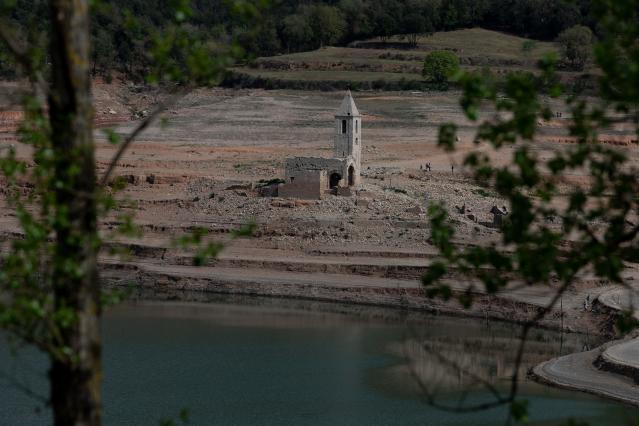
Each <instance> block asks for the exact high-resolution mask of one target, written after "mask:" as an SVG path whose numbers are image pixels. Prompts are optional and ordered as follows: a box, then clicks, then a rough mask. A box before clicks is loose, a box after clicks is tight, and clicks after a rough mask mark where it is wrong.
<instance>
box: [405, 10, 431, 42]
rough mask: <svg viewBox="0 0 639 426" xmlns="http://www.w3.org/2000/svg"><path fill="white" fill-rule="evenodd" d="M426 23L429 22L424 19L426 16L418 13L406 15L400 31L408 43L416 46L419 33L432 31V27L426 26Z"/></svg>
mask: <svg viewBox="0 0 639 426" xmlns="http://www.w3.org/2000/svg"><path fill="white" fill-rule="evenodd" d="M428 24H429V22H427V21H426V18H425V17H424V16H423V15H421V14H419V13H414V14H410V15H407V16H406V18H405V20H404V23H403V25H402V33H403V34H404V35H406V38H407V39H408V44H410V45H411V46H412V47H416V46H417V38H418V37H419V36H420V35H421V34H424V33H427V32H431V31H432V28H428V26H427V25H428Z"/></svg>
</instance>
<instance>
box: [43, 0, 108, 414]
mask: <svg viewBox="0 0 639 426" xmlns="http://www.w3.org/2000/svg"><path fill="white" fill-rule="evenodd" d="M49 6H50V12H51V23H52V26H51V46H50V49H51V62H52V63H51V88H50V92H49V97H48V103H49V120H50V124H51V132H52V136H51V139H52V145H53V150H54V155H55V162H56V163H55V178H54V183H53V184H52V185H53V188H52V191H54V193H55V197H56V206H57V217H56V221H55V225H54V228H55V231H56V246H55V252H54V256H53V261H54V271H53V293H54V298H55V309H56V311H57V312H61V311H63V310H66V311H68V312H73V313H74V314H75V317H74V318H73V319H72V321H70V322H68V323H65V322H61V321H58V322H59V324H58V327H59V328H60V338H59V339H60V342H59V347H60V348H61V349H62V348H64V349H65V350H64V351H62V353H61V354H54V355H52V356H51V370H50V381H51V404H52V408H53V414H54V423H55V425H59V426H62V425H65V426H66V425H74V426H79V425H99V424H100V419H101V376H102V368H101V342H100V315H101V309H100V287H99V280H98V269H97V250H98V248H99V247H98V246H99V240H98V235H97V219H96V214H97V213H96V171H95V159H94V145H93V106H92V101H91V79H90V49H89V34H90V33H89V5H88V0H49Z"/></svg>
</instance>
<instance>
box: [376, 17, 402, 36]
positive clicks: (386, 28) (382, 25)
mask: <svg viewBox="0 0 639 426" xmlns="http://www.w3.org/2000/svg"><path fill="white" fill-rule="evenodd" d="M396 26H397V22H396V21H395V19H393V17H392V16H391V15H389V14H388V13H383V14H382V15H380V16H379V17H378V20H377V24H376V25H375V34H377V35H378V36H379V38H380V39H381V40H382V41H383V42H386V41H387V40H388V38H389V37H390V36H392V35H393V34H395V30H396Z"/></svg>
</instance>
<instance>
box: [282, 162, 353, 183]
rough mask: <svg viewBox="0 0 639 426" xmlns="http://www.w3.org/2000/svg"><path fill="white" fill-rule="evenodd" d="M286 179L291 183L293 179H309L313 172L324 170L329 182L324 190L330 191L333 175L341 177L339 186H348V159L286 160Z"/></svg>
mask: <svg viewBox="0 0 639 426" xmlns="http://www.w3.org/2000/svg"><path fill="white" fill-rule="evenodd" d="M285 169H286V170H285V179H286V182H287V183H288V182H290V181H291V178H294V181H295V180H300V178H302V179H307V177H306V175H307V174H308V173H309V172H312V171H320V170H323V171H325V172H326V177H327V180H326V181H325V182H324V183H325V185H324V186H322V187H321V188H322V189H330V187H329V180H330V176H331V175H332V174H333V173H338V174H339V175H340V176H341V180H340V181H339V184H338V186H347V185H348V181H347V176H348V159H342V158H321V157H293V158H287V159H286V166H285Z"/></svg>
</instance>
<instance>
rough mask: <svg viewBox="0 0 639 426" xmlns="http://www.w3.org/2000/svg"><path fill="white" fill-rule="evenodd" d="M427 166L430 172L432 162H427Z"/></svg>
mask: <svg viewBox="0 0 639 426" xmlns="http://www.w3.org/2000/svg"><path fill="white" fill-rule="evenodd" d="M426 167H427V168H428V171H429V172H430V170H431V168H430V162H428V163H426Z"/></svg>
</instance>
